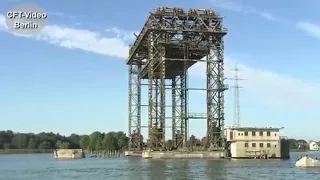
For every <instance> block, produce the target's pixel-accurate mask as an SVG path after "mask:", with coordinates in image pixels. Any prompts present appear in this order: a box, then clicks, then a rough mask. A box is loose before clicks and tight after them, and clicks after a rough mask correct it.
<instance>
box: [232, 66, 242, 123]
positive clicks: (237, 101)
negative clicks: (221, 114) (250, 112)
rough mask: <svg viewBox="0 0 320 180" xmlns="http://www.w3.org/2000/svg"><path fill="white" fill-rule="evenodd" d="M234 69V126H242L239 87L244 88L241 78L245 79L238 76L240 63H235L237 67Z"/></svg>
mask: <svg viewBox="0 0 320 180" xmlns="http://www.w3.org/2000/svg"><path fill="white" fill-rule="evenodd" d="M232 71H234V78H232V79H231V80H234V86H233V87H232V88H234V94H233V96H234V97H233V98H234V109H233V110H234V111H233V127H240V126H241V123H240V98H239V89H240V88H242V87H241V86H239V80H244V79H241V78H239V76H238V72H239V71H240V69H239V68H238V63H236V64H235V68H234V69H232Z"/></svg>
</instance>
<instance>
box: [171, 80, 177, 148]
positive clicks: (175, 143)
mask: <svg viewBox="0 0 320 180" xmlns="http://www.w3.org/2000/svg"><path fill="white" fill-rule="evenodd" d="M176 79H177V78H176V77H173V78H172V79H171V87H172V89H171V100H172V112H171V114H172V115H171V116H172V147H176V146H177V141H176V135H177V133H176V129H177V127H176V119H177V118H176V115H177V114H176V109H177V103H176V91H177V90H176V88H177V86H176V85H177V83H176Z"/></svg>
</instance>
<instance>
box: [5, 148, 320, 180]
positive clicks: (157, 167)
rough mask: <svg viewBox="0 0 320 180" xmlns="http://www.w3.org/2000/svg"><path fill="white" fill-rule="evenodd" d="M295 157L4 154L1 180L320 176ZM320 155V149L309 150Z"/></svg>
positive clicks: (234, 179)
mask: <svg viewBox="0 0 320 180" xmlns="http://www.w3.org/2000/svg"><path fill="white" fill-rule="evenodd" d="M304 154H306V153H291V157H292V158H291V160H286V161H283V160H145V159H140V158H132V157H131V158H116V159H111V158H110V159H99V158H98V159H93V158H86V159H80V160H54V159H53V158H52V156H51V154H36V155H34V154H33V155H0V180H38V179H39V180H70V179H77V180H106V179H112V180H122V179H128V180H135V179H136V180H143V179H152V180H153V179H154V180H156V179H159V180H161V179H172V180H173V179H177V180H178V179H204V180H205V179H217V180H224V179H228V180H229V179H230V180H237V179H241V180H251V179H254V180H264V179H268V180H275V179H281V180H286V179H297V180H300V179H305V180H319V179H320V168H315V169H299V168H296V167H294V163H295V161H296V160H297V158H298V157H299V156H302V155H304ZM308 154H309V155H311V156H318V157H320V153H308Z"/></svg>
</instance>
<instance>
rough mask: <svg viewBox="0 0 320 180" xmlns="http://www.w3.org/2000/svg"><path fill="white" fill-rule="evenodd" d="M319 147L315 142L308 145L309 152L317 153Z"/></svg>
mask: <svg viewBox="0 0 320 180" xmlns="http://www.w3.org/2000/svg"><path fill="white" fill-rule="evenodd" d="M319 149H320V148H319V146H318V144H317V143H316V142H311V143H310V144H309V150H310V151H319Z"/></svg>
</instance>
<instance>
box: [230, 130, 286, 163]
mask: <svg viewBox="0 0 320 180" xmlns="http://www.w3.org/2000/svg"><path fill="white" fill-rule="evenodd" d="M252 132H255V133H252ZM260 132H261V134H260ZM226 134H227V141H229V142H230V152H231V156H232V157H234V158H246V157H257V156H261V155H268V156H269V157H276V158H279V157H280V156H281V147H280V137H279V130H278V129H260V128H259V129H258V128H257V129H256V130H255V129H253V128H250V129H248V130H236V129H227V133H226Z"/></svg>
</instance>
